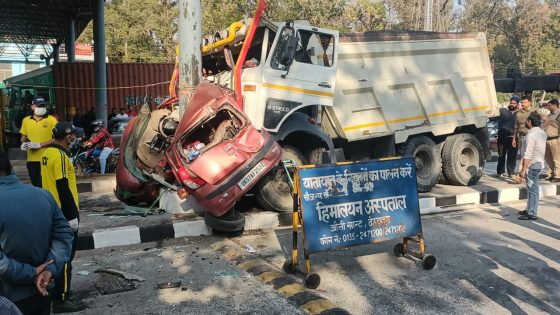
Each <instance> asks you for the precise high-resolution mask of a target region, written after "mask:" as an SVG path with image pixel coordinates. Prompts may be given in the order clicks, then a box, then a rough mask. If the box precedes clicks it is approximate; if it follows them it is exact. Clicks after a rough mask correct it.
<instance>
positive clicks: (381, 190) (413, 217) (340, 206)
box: [298, 158, 422, 253]
mask: <svg viewBox="0 0 560 315" xmlns="http://www.w3.org/2000/svg"><path fill="white" fill-rule="evenodd" d="M298 173H299V176H298V193H299V198H300V204H301V209H302V212H303V228H304V231H305V236H306V243H307V249H308V250H309V252H310V253H314V252H319V251H324V250H328V249H334V248H340V247H350V246H356V245H361V244H367V243H372V242H382V241H386V240H390V239H394V238H403V237H408V236H413V235H419V234H421V233H422V225H421V223H420V207H419V205H418V193H417V190H416V167H415V164H414V161H413V160H412V159H410V158H403V159H393V160H379V161H369V162H360V163H353V164H347V165H326V166H319V167H315V168H301V169H299V170H298Z"/></svg>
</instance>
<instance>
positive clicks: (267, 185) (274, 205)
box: [257, 146, 307, 212]
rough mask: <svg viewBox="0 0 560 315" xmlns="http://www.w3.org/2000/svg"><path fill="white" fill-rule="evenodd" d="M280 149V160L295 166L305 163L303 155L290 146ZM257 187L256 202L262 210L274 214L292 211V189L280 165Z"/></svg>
mask: <svg viewBox="0 0 560 315" xmlns="http://www.w3.org/2000/svg"><path fill="white" fill-rule="evenodd" d="M282 149H283V150H284V154H283V155H282V160H293V161H294V162H296V165H297V166H300V165H304V164H306V163H307V160H306V159H305V157H304V155H303V154H302V153H301V152H300V151H299V150H298V149H296V148H294V147H292V146H284V147H283V148H282ZM257 186H258V192H257V200H258V202H259V203H260V204H261V206H262V207H263V208H265V209H266V210H269V211H276V212H292V211H293V207H294V201H293V198H292V189H291V188H290V184H289V183H288V181H287V178H286V173H285V172H284V169H283V167H282V164H279V165H278V167H276V168H275V169H274V170H272V171H271V172H270V173H268V174H267V175H266V176H265V177H263V179H261V180H260V181H259V182H258V183H257Z"/></svg>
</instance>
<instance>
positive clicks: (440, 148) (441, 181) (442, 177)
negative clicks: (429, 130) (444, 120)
mask: <svg viewBox="0 0 560 315" xmlns="http://www.w3.org/2000/svg"><path fill="white" fill-rule="evenodd" d="M444 144H445V141H442V142H440V143H438V144H437V149H438V152H439V158H440V159H441V158H442V157H441V152H442V151H443V145H444ZM441 165H442V169H441V171H440V172H439V177H438V184H442V185H445V184H447V179H446V178H445V175H443V163H442V164H441Z"/></svg>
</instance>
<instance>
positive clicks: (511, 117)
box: [496, 96, 519, 178]
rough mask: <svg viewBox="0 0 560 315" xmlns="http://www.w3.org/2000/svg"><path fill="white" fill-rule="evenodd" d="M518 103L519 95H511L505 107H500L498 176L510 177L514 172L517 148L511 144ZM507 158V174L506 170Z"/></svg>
mask: <svg viewBox="0 0 560 315" xmlns="http://www.w3.org/2000/svg"><path fill="white" fill-rule="evenodd" d="M518 104H519V97H517V96H513V97H512V98H511V99H510V101H509V105H508V107H507V108H501V109H500V120H498V155H499V157H498V168H497V170H496V173H497V174H498V176H500V177H504V178H511V177H512V176H513V175H514V174H515V163H516V158H517V148H515V147H513V146H512V142H513V128H514V125H515V113H516V112H517V107H518ZM506 159H507V175H505V174H504V173H505V171H506Z"/></svg>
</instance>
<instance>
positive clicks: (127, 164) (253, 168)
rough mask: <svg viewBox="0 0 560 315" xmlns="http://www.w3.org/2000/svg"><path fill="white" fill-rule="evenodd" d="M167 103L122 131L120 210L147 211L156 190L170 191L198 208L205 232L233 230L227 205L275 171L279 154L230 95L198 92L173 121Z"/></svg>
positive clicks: (213, 89)
mask: <svg viewBox="0 0 560 315" xmlns="http://www.w3.org/2000/svg"><path fill="white" fill-rule="evenodd" d="M173 101H174V100H168V101H167V102H165V103H164V104H162V106H160V107H159V108H158V110H156V111H154V112H151V113H150V112H149V110H148V109H147V108H146V109H144V110H142V111H141V112H140V114H139V115H138V117H137V118H135V119H134V120H133V121H131V122H130V123H129V125H128V126H127V128H126V130H125V132H124V134H123V137H122V140H121V155H120V156H119V165H118V169H117V189H116V191H115V194H116V195H117V197H118V198H119V199H120V200H122V201H123V202H125V203H127V204H134V203H138V202H146V203H149V202H150V201H154V200H155V199H156V198H157V193H155V190H158V191H159V187H160V186H162V185H164V186H168V187H169V186H172V187H173V186H175V187H176V188H177V189H178V192H179V194H180V195H181V194H183V195H185V193H187V194H189V195H192V196H193V197H194V198H195V199H196V201H197V202H198V203H199V204H200V205H202V206H203V207H205V208H206V211H207V215H206V218H207V220H206V222H207V223H208V224H209V225H211V227H213V228H214V229H217V230H225V231H227V232H234V231H235V230H239V227H238V226H237V225H240V224H241V223H240V221H243V222H244V219H243V220H241V219H240V214H238V213H234V211H233V209H232V208H233V206H234V204H235V203H236V202H237V201H238V200H239V199H240V198H241V197H242V196H243V195H244V194H245V193H247V192H248V191H249V190H250V189H251V188H252V187H253V186H254V185H255V184H256V183H257V182H258V181H259V179H261V178H262V177H263V176H264V175H266V174H267V173H268V172H269V171H271V170H272V169H273V168H275V167H276V166H277V164H278V163H279V161H280V158H281V156H282V148H281V147H280V146H279V145H278V143H277V142H276V140H275V139H274V137H272V136H271V135H270V134H269V133H267V132H266V131H264V130H263V131H259V130H257V129H256V128H255V127H253V125H252V124H251V122H250V121H249V119H248V118H247V117H246V116H245V114H243V113H242V112H241V111H239V109H238V108H239V107H238V106H237V103H236V99H235V95H234V93H233V92H232V91H231V90H228V89H223V88H220V87H218V86H216V85H213V84H210V83H202V84H200V85H199V86H198V87H197V88H196V90H195V92H194V94H193V96H192V98H191V100H190V102H189V104H188V106H187V107H186V110H185V113H184V114H183V116H182V118H181V119H180V121H179V116H178V108H177V106H176V105H177V103H176V102H175V103H174V102H173ZM208 214H209V215H210V217H209V216H208ZM220 219H223V220H222V221H225V223H224V222H220ZM232 221H235V222H237V223H238V224H237V225H236V224H228V222H229V223H231V222H232Z"/></svg>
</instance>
